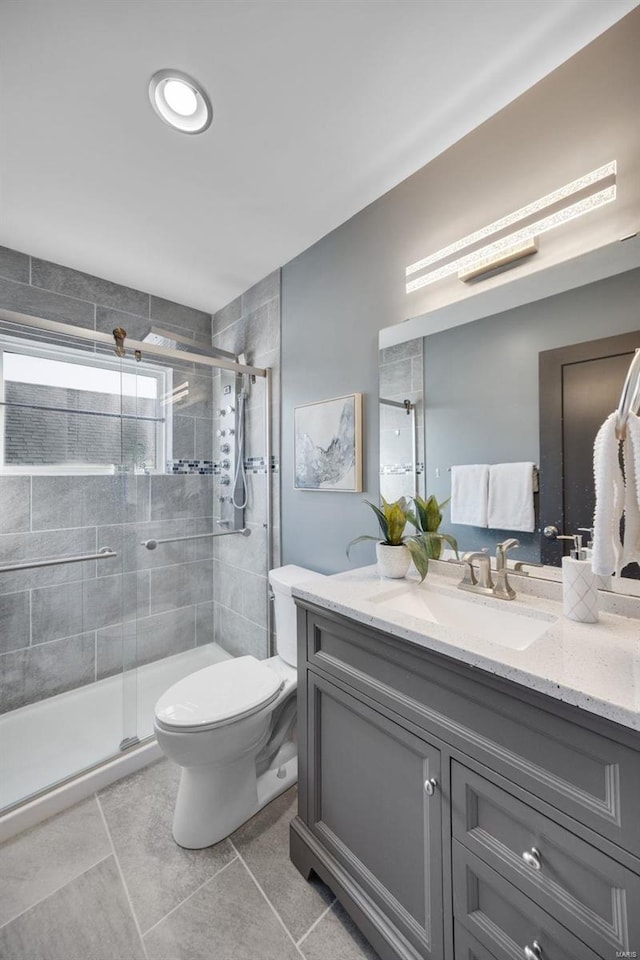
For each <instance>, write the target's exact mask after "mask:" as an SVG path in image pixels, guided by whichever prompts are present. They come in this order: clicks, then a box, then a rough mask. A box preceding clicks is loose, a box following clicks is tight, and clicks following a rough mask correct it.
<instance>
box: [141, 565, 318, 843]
mask: <svg viewBox="0 0 640 960" xmlns="http://www.w3.org/2000/svg"><path fill="white" fill-rule="evenodd" d="M321 576H322V574H319V573H314V572H313V571H311V570H305V569H304V567H297V566H294V565H292V564H290V565H288V566H285V567H278V568H277V569H275V570H271V571H270V572H269V582H270V584H271V588H272V590H273V594H274V611H275V626H276V635H277V649H278V655H277V656H275V657H272V658H271V659H269V660H256V658H255V657H251V656H247V657H237V658H235V659H232V660H223V661H222V662H220V663H215V664H212V665H211V666H210V667H205V668H204V669H203V670H198V671H197V672H196V673H192V674H191V675H190V676H188V677H185V678H184V679H183V680H179V681H178V683H175V684H174V685H173V686H172V687H169V689H168V690H167V691H166V693H164V694H163V695H162V696H161V697H160V699H159V700H158V702H157V704H156V708H155V723H154V727H155V732H156V737H157V739H158V744H159V745H160V748H161V749H162V751H163V752H164V753H165V754H166V755H167V757H169V759H170V760H173V761H174V763H177V764H179V765H180V766H181V767H182V768H183V769H182V777H181V779H180V787H179V789H178V797H177V800H176V809H175V813H174V817H173V836H174V839H175V841H176V843H178V844H180V846H181V847H188V848H191V849H197V848H200V847H208V846H210V845H211V844H212V843H217V842H218V841H219V840H223V839H224V837H227V836H229V834H230V833H232V832H233V831H234V830H235V829H236V828H237V827H239V826H240V824H241V823H244V822H245V820H248V819H249V818H250V817H252V816H253V815H254V814H255V813H257V812H258V810H260V809H261V808H262V807H263V806H264V805H265V804H267V803H268V802H269V801H270V800H273V798H274V797H277V796H278V794H280V793H282V792H283V791H284V790H286V789H287V788H288V787H290V786H291V785H292V784H293V783H295V782H296V780H297V779H298V758H297V745H296V722H295V721H296V696H295V692H296V684H297V671H296V664H297V639H296V609H295V602H294V600H293V597H292V596H291V588H292V586H293V585H294V584H297V583H303V582H304V581H308V580H313V579H315V578H318V577H321Z"/></svg>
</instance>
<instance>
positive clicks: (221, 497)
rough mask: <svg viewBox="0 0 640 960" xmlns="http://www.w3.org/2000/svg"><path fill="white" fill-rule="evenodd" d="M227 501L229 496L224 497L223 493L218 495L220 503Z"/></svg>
mask: <svg viewBox="0 0 640 960" xmlns="http://www.w3.org/2000/svg"><path fill="white" fill-rule="evenodd" d="M226 502H227V498H226V497H223V496H222V495H220V496H219V497H218V503H226Z"/></svg>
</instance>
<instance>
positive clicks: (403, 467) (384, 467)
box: [380, 463, 424, 477]
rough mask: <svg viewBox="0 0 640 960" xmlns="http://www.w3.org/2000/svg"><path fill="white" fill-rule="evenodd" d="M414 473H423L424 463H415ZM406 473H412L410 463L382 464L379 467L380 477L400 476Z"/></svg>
mask: <svg viewBox="0 0 640 960" xmlns="http://www.w3.org/2000/svg"><path fill="white" fill-rule="evenodd" d="M415 472H416V473H418V474H420V473H423V472H424V463H417V464H416V470H415ZM406 473H413V464H412V463H383V464H381V466H380V476H381V477H389V476H402V475H404V474H406Z"/></svg>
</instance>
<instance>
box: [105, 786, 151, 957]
mask: <svg viewBox="0 0 640 960" xmlns="http://www.w3.org/2000/svg"><path fill="white" fill-rule="evenodd" d="M94 796H95V798H96V803H97V804H98V810H99V811H100V816H101V817H102V822H103V823H104V828H105V830H106V831H107V837H108V838H109V844H110V846H111V850H112V853H113V859H114V860H115V863H116V869H117V871H118V876H119V877H120V882H121V884H122V886H123V889H124V893H125V897H126V898H127V903H128V904H129V910H130V911H131V916H132V917H133V922H134V924H135V927H136V930H137V932H138V937H139V938H140V946H141V947H142V953H143V956H144V957H145V958H146V960H148V956H147V948H146V946H145V943H144V939H143V937H142V931H141V930H140V924H139V923H138V916H137V914H136V911H135V910H134V908H133V901H132V900H131V895H130V893H129V887H128V886H127V881H126V880H125V878H124V873H123V872H122V867H121V866H120V860H119V859H118V854H117V853H116V845H115V843H114V842H113V837H112V836H111V830H110V829H109V824H108V823H107V818H106V816H105V813H104V810H103V809H102V804H101V803H100V797H99V796H98V794H97V793H96V794H94Z"/></svg>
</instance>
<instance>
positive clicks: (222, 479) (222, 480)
mask: <svg viewBox="0 0 640 960" xmlns="http://www.w3.org/2000/svg"><path fill="white" fill-rule="evenodd" d="M220 483H221V484H222V486H223V487H228V486H229V484H230V483H231V477H228V476H227V474H226V473H225V474H223V476H221V477H220Z"/></svg>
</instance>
